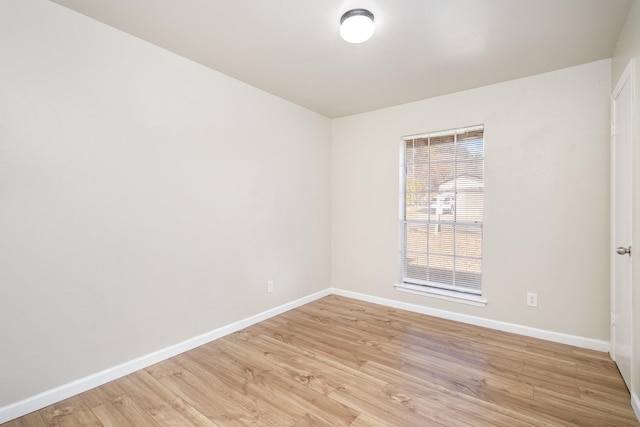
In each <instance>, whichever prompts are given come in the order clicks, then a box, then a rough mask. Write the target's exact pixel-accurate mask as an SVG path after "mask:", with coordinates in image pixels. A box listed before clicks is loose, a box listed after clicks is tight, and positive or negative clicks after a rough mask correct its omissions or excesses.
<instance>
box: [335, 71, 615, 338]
mask: <svg viewBox="0 0 640 427" xmlns="http://www.w3.org/2000/svg"><path fill="white" fill-rule="evenodd" d="M610 67H611V64H610V61H609V60H603V61H598V62H594V63H590V64H586V65H582V66H578V67H573V68H568V69H564V70H560V71H555V72H551V73H547V74H542V75H537V76H533V77H528V78H524V79H520V80H514V81H509V82H505V83H500V84H496V85H492V86H487V87H482V88H478V89H474V90H469V91H465V92H460V93H455V94H451V95H447V96H442V97H438V98H433V99H428V100H424V101H420V102H415V103H411V104H406V105H401V106H398V107H393V108H388V109H385V110H379V111H375V112H371V113H366V114H360V115H355V116H351V117H345V118H341V119H335V120H333V121H332V148H331V179H332V184H331V212H332V215H331V228H332V235H331V237H332V240H331V257H332V275H331V281H332V285H333V286H335V287H337V288H343V289H347V290H350V291H354V292H360V293H364V294H368V295H373V296H377V297H382V298H388V299H393V300H397V301H401V302H409V303H414V304H420V305H424V306H428V307H432V308H437V309H444V310H449V311H453V312H457V313H462V314H469V315H473V316H479V317H482V318H487V319H492V320H498V321H504V322H511V323H515V324H518V325H524V326H528V327H533V328H541V329H545V330H549V331H555V332H559V333H566V334H571V335H577V336H580V337H587V338H592V339H597V340H604V341H608V340H609V333H610V331H609V116H610V114H609V94H610V90H611V87H610ZM478 124H484V126H485V148H486V160H485V176H486V180H485V228H484V279H483V280H484V296H485V297H486V299H487V300H488V301H489V302H488V305H487V306H486V307H484V308H481V307H472V306H469V305H463V304H460V303H456V302H449V301H443V300H438V299H432V298H429V297H425V296H421V295H410V294H406V293H402V292H398V291H396V290H395V289H394V287H393V286H392V285H393V284H394V283H396V282H397V280H398V276H399V267H400V263H399V219H398V217H399V214H398V174H399V173H398V162H399V161H398V145H399V141H400V140H401V137H402V136H405V135H412V134H418V133H425V132H431V131H439V130H445V129H451V128H456V127H463V126H469V125H478ZM528 291H530V292H537V293H538V303H539V307H538V308H529V307H527V306H526V304H525V296H526V293H527V292H528Z"/></svg>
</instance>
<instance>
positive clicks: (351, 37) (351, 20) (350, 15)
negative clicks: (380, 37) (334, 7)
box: [340, 9, 376, 43]
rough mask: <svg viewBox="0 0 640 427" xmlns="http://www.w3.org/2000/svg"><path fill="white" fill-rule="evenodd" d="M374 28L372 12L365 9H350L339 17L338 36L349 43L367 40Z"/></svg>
mask: <svg viewBox="0 0 640 427" xmlns="http://www.w3.org/2000/svg"><path fill="white" fill-rule="evenodd" d="M375 29H376V25H375V24H374V22H373V13H371V12H369V11H368V10H366V9H351V10H350V11H348V12H346V13H345V14H344V15H342V18H340V36H342V38H343V39H344V40H345V41H348V42H349V43H362V42H364V41H367V40H369V39H370V38H371V36H372V35H373V32H374V30H375Z"/></svg>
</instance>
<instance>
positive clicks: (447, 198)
mask: <svg viewBox="0 0 640 427" xmlns="http://www.w3.org/2000/svg"><path fill="white" fill-rule="evenodd" d="M402 151H403V153H402V159H404V160H403V161H402V160H401V176H402V178H401V179H402V188H403V191H402V194H401V199H402V203H401V206H402V207H401V209H402V273H401V274H402V278H401V284H400V285H410V286H413V287H414V289H421V290H422V289H423V290H425V291H429V290H445V291H446V292H447V293H448V294H452V295H455V294H465V295H478V296H479V295H481V294H482V224H483V214H484V127H483V126H474V127H468V128H463V129H455V130H450V131H443V132H435V133H428V134H422V135H415V136H409V137H405V138H404V143H403V148H402Z"/></svg>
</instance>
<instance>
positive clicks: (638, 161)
mask: <svg viewBox="0 0 640 427" xmlns="http://www.w3.org/2000/svg"><path fill="white" fill-rule="evenodd" d="M632 59H633V60H635V74H634V81H635V89H634V99H635V115H634V119H633V185H632V187H633V188H632V191H633V224H632V229H633V236H632V243H631V246H632V247H633V248H640V214H639V212H640V103H639V102H638V100H640V0H634V2H633V4H632V6H631V10H630V12H629V16H628V17H627V21H626V22H625V25H624V27H623V28H622V31H621V33H620V37H619V38H618V42H617V43H616V48H615V51H614V54H613V58H612V71H611V81H612V87H615V85H616V84H617V82H618V80H619V79H620V77H621V76H622V73H623V72H624V70H625V68H626V67H627V64H628V63H629V61H630V60H632ZM636 253H637V252H636ZM632 270H633V271H632V276H633V288H632V298H633V307H634V308H633V315H634V319H633V321H634V327H633V353H632V365H633V366H634V367H635V369H634V370H633V372H632V374H633V375H634V378H633V379H632V381H633V387H632V390H631V392H632V394H633V395H634V397H633V399H634V409H635V410H636V415H637V416H638V417H640V257H638V256H635V257H633V261H632Z"/></svg>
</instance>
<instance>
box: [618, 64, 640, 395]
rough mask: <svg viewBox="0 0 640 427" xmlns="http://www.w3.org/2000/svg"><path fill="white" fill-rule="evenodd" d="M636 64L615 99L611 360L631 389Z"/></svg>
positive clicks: (622, 80) (620, 85)
mask: <svg viewBox="0 0 640 427" xmlns="http://www.w3.org/2000/svg"><path fill="white" fill-rule="evenodd" d="M631 68H632V65H630V66H629V67H627V69H626V70H625V72H624V74H623V75H622V77H621V78H620V81H619V82H618V84H617V85H616V88H615V90H614V92H613V96H612V114H611V115H612V121H613V126H612V144H613V146H612V177H611V185H612V216H611V218H612V220H613V222H612V229H611V240H612V242H611V243H612V246H613V247H612V252H613V254H612V264H611V268H612V295H611V305H612V307H611V311H612V315H611V357H612V358H613V360H615V362H616V363H617V365H618V369H620V373H621V374H622V377H623V378H624V381H625V382H626V383H627V387H628V388H629V389H631V255H632V253H631V250H632V249H633V251H634V252H635V251H638V250H640V247H638V248H631V218H632V214H631V120H632V109H633V98H632V97H633V87H632V80H631V79H632V76H633V73H632V69H631Z"/></svg>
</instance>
